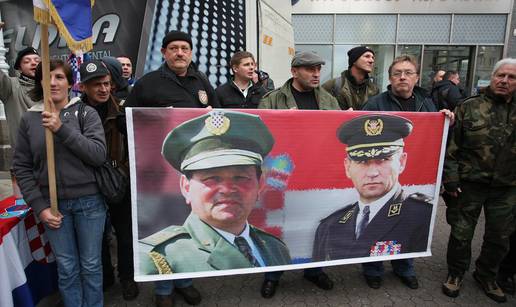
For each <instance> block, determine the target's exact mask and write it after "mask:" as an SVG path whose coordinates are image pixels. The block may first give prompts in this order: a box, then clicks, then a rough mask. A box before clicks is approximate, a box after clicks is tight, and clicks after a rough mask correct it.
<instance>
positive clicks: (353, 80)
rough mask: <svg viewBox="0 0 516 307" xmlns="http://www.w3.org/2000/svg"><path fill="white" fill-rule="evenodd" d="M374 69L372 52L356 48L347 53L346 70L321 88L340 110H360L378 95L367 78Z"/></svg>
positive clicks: (365, 48) (377, 91)
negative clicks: (331, 97) (329, 94)
mask: <svg viewBox="0 0 516 307" xmlns="http://www.w3.org/2000/svg"><path fill="white" fill-rule="evenodd" d="M373 68H374V51H373V50H371V49H369V48H368V47H366V46H358V47H355V48H353V49H351V50H349V51H348V69H347V70H345V71H343V72H342V73H341V75H340V77H338V78H334V79H331V80H328V81H326V82H325V83H324V84H323V85H322V87H323V88H324V89H325V90H326V91H328V92H330V93H331V94H332V95H333V96H334V97H335V98H337V100H338V102H339V105H340V107H341V109H343V110H347V109H349V108H352V109H354V110H361V109H362V107H363V106H364V105H365V104H366V102H367V99H368V97H371V96H374V95H377V94H378V93H379V89H378V87H377V86H376V85H375V84H374V83H373V82H372V80H371V79H370V78H369V74H370V73H371V71H373Z"/></svg>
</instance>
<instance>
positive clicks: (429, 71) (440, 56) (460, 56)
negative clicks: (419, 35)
mask: <svg viewBox="0 0 516 307" xmlns="http://www.w3.org/2000/svg"><path fill="white" fill-rule="evenodd" d="M474 48H475V47H473V46H425V51H424V54H423V68H422V72H421V74H420V78H421V87H423V88H426V89H430V88H431V86H432V78H431V77H430V76H432V75H433V73H434V72H436V71H437V70H439V69H442V70H445V71H447V70H454V71H458V72H459V75H460V79H461V83H460V84H459V87H461V88H464V89H465V90H466V91H465V92H466V93H468V94H469V93H470V89H469V84H470V81H471V74H470V70H471V65H470V63H472V62H473V51H474Z"/></svg>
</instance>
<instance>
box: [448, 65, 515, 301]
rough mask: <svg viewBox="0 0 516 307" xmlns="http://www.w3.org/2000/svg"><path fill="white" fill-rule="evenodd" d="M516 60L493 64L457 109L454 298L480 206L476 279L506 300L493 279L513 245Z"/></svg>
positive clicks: (451, 173)
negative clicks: (487, 78)
mask: <svg viewBox="0 0 516 307" xmlns="http://www.w3.org/2000/svg"><path fill="white" fill-rule="evenodd" d="M515 91H516V59H503V60H501V61H499V62H498V63H496V64H495V67H494V69H493V73H492V75H491V83H490V85H489V87H488V88H487V89H486V91H485V94H482V95H479V96H473V97H471V98H469V99H467V100H465V101H464V102H463V103H462V104H460V105H459V106H458V107H457V108H456V109H455V113H456V124H455V127H454V129H453V131H452V137H451V139H450V141H449V146H448V151H447V155H446V161H445V164H444V179H443V183H444V187H445V190H446V192H445V193H447V196H448V197H449V198H452V199H454V200H455V201H451V202H447V206H448V208H447V211H446V219H447V221H448V223H449V224H450V226H451V233H450V239H449V242H448V253H447V262H448V278H447V280H446V282H445V283H444V284H443V287H442V290H443V292H444V293H445V294H446V295H448V296H450V297H456V296H457V295H458V294H459V290H460V286H461V283H462V279H463V275H464V273H465V272H466V271H467V270H468V268H469V264H470V259H471V240H472V237H473V233H474V230H475V226H476V224H477V221H478V217H479V215H480V212H481V211H482V209H483V210H484V214H485V221H486V222H485V234H484V242H483V244H482V249H481V252H480V256H479V257H478V259H477V261H476V263H475V267H476V270H475V272H474V273H473V277H474V278H475V280H476V281H477V282H478V283H479V284H480V286H481V287H482V288H483V290H484V292H485V293H486V295H487V296H488V297H490V298H491V299H493V300H495V301H497V302H505V301H506V297H505V295H504V293H503V292H502V290H501V289H500V288H499V287H498V285H497V284H496V282H495V279H496V273H497V272H498V267H499V265H500V262H501V261H502V259H503V257H504V256H505V254H506V253H507V251H508V248H509V236H510V234H511V233H512V231H513V230H514V217H513V216H514V211H515V210H514V208H515V206H516V172H515V169H516V135H515V134H516V100H515V98H514V93H515Z"/></svg>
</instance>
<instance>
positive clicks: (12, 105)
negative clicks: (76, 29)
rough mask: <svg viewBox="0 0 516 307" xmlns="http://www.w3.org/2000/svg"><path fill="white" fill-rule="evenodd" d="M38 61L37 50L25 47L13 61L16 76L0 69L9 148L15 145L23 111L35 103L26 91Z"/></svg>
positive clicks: (32, 79) (1, 93)
mask: <svg viewBox="0 0 516 307" xmlns="http://www.w3.org/2000/svg"><path fill="white" fill-rule="evenodd" d="M39 62H40V57H39V54H38V51H37V50H36V49H34V48H32V47H27V48H25V49H23V50H21V51H20V52H18V55H17V56H16V61H15V62H14V69H15V70H17V71H18V73H19V74H18V76H16V77H9V75H7V74H6V73H5V72H3V71H2V70H1V69H0V100H1V101H2V102H3V104H4V108H5V115H6V117H7V124H8V127H9V139H10V141H11V148H14V147H15V141H16V135H17V131H18V126H19V125H20V119H21V117H22V115H23V113H25V111H27V109H29V108H30V107H32V106H33V105H34V104H35V102H34V101H32V100H31V99H30V98H29V96H28V95H27V92H29V91H30V90H31V89H33V88H34V74H35V73H36V67H37V66H38V64H39Z"/></svg>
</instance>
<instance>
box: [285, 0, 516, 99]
mask: <svg viewBox="0 0 516 307" xmlns="http://www.w3.org/2000/svg"><path fill="white" fill-rule="evenodd" d="M292 5H293V16H292V23H293V26H294V42H295V44H296V45H295V46H296V51H307V50H311V51H314V52H317V53H318V54H319V55H321V56H322V57H323V58H324V59H325V60H326V65H325V66H324V68H323V71H322V76H321V79H322V81H325V80H327V79H329V78H332V77H336V76H338V75H340V73H341V72H342V71H343V70H345V69H347V66H348V64H347V62H348V59H347V51H348V50H349V49H351V48H353V47H355V46H359V45H367V46H368V47H370V48H371V49H373V50H374V51H375V53H376V67H375V71H374V72H373V74H372V77H373V78H374V79H375V82H376V83H377V84H378V85H379V86H380V88H381V89H382V90H385V89H386V86H387V85H388V84H389V80H388V73H387V69H388V67H389V65H390V63H391V62H392V60H393V59H394V57H396V56H398V55H403V54H408V55H412V56H415V57H416V58H417V59H418V61H419V63H420V67H419V70H420V81H419V82H420V85H421V86H422V87H424V88H430V87H431V79H432V76H433V73H434V72H435V71H437V70H438V69H443V70H456V71H458V72H459V73H460V76H461V80H462V87H463V88H464V89H465V91H466V93H476V92H477V91H478V89H479V88H480V87H484V86H486V85H487V84H489V79H490V73H491V70H492V68H493V65H494V64H495V63H496V61H498V60H499V59H501V58H502V57H504V56H510V55H511V54H512V53H513V52H510V51H512V50H510V48H508V46H510V45H514V46H516V42H514V39H513V33H512V29H513V22H512V21H511V20H512V13H513V7H514V1H513V0H297V1H295V0H294V1H292ZM514 51H515V53H516V50H514Z"/></svg>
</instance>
